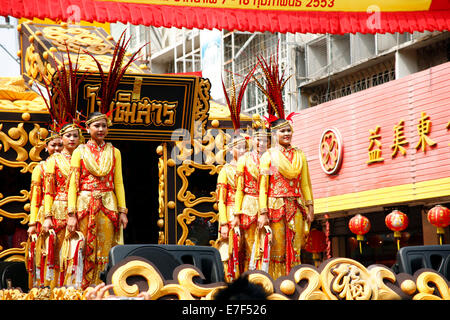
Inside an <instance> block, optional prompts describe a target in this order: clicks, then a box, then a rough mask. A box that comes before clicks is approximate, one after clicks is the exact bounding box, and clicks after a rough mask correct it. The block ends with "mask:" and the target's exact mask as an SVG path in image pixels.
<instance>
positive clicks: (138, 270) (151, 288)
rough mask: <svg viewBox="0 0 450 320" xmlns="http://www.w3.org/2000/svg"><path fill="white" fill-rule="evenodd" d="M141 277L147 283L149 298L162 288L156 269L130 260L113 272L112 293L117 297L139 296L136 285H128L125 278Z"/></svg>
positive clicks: (140, 261) (144, 263)
mask: <svg viewBox="0 0 450 320" xmlns="http://www.w3.org/2000/svg"><path fill="white" fill-rule="evenodd" d="M130 276H141V277H143V278H144V279H145V280H146V281H147V285H148V290H147V293H148V294H149V295H150V296H153V295H155V294H157V293H158V292H159V291H160V290H161V289H162V288H163V286H164V281H163V279H162V278H161V275H160V274H159V272H158V271H157V269H156V268H155V267H154V266H153V265H151V264H149V263H146V262H145V261H142V260H137V259H136V260H131V261H128V262H127V263H125V264H124V265H122V266H120V267H119V268H118V269H117V270H115V271H114V273H113V275H112V278H111V283H112V284H114V293H115V294H116V295H118V296H124V297H135V296H137V295H138V294H139V287H138V286H137V285H136V284H133V285H131V286H130V285H129V284H128V283H127V278H128V277H130Z"/></svg>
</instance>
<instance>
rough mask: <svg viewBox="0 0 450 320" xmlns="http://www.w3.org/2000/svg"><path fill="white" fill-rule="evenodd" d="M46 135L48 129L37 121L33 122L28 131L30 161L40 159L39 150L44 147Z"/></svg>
mask: <svg viewBox="0 0 450 320" xmlns="http://www.w3.org/2000/svg"><path fill="white" fill-rule="evenodd" d="M47 136H48V130H47V129H45V128H41V127H40V126H39V125H38V124H37V123H35V124H34V128H33V130H31V131H30V133H29V139H30V143H31V145H32V146H33V148H31V150H30V160H31V161H37V162H39V161H41V160H42V158H41V156H40V154H41V151H42V150H43V149H44V148H45V142H44V140H45V138H47Z"/></svg>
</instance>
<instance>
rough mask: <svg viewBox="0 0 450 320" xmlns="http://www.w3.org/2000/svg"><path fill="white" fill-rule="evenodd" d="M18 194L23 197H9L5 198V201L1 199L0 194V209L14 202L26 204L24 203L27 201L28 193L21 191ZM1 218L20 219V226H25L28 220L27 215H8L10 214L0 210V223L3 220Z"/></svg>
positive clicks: (22, 213) (20, 213)
mask: <svg viewBox="0 0 450 320" xmlns="http://www.w3.org/2000/svg"><path fill="white" fill-rule="evenodd" d="M20 193H21V194H22V195H23V196H9V197H6V198H5V199H2V198H3V194H1V193H0V199H2V200H0V207H2V206H4V205H5V204H7V203H10V202H14V201H17V202H26V201H28V198H29V194H30V193H29V192H28V191H27V190H21V191H20ZM1 216H4V217H7V218H10V219H20V218H22V221H20V223H21V224H27V223H28V219H29V216H28V214H27V213H25V212H19V213H10V212H7V211H5V210H3V209H0V221H1V220H3V218H2V217H1Z"/></svg>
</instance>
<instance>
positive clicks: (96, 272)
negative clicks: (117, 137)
mask: <svg viewBox="0 0 450 320" xmlns="http://www.w3.org/2000/svg"><path fill="white" fill-rule="evenodd" d="M71 166H72V176H71V179H70V186H69V194H68V207H69V209H68V211H69V213H72V212H74V213H76V215H77V218H78V226H79V229H80V231H81V232H82V233H83V235H84V238H85V241H86V244H85V251H84V267H83V280H82V288H83V289H85V288H86V287H88V286H89V285H91V284H99V283H100V282H101V280H100V279H99V276H100V272H101V271H103V269H104V267H105V265H106V264H107V263H108V254H109V251H110V249H111V248H112V247H113V246H115V245H117V244H119V243H122V242H123V241H122V239H121V232H120V231H121V228H120V222H119V214H120V213H127V209H126V203H125V191H124V185H123V180H122V158H121V154H120V151H119V150H118V149H116V148H114V147H113V146H112V144H111V143H105V142H103V143H102V144H101V145H97V143H96V142H94V141H93V140H89V141H88V142H87V143H86V144H85V145H80V146H79V147H78V148H77V149H75V151H74V152H73V155H72V162H71Z"/></svg>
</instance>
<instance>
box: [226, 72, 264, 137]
mask: <svg viewBox="0 0 450 320" xmlns="http://www.w3.org/2000/svg"><path fill="white" fill-rule="evenodd" d="M255 70H256V66H255V67H253V69H251V70H250V72H249V73H248V74H247V75H246V76H245V78H244V80H243V81H242V83H241V86H240V88H239V93H238V95H237V97H236V85H235V82H234V78H233V76H231V96H229V95H228V92H227V89H226V88H225V84H224V83H223V80H222V88H223V93H224V95H225V99H226V101H227V106H228V109H229V110H230V117H231V122H232V123H233V128H234V138H233V140H232V142H231V144H230V146H232V145H235V144H236V143H238V142H239V141H240V140H242V139H245V137H243V136H242V135H241V134H240V132H239V131H240V128H241V120H240V115H241V108H242V99H243V98H244V93H245V90H246V89H247V86H248V84H249V82H250V80H251V78H252V76H253V73H254V72H255Z"/></svg>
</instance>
